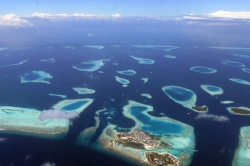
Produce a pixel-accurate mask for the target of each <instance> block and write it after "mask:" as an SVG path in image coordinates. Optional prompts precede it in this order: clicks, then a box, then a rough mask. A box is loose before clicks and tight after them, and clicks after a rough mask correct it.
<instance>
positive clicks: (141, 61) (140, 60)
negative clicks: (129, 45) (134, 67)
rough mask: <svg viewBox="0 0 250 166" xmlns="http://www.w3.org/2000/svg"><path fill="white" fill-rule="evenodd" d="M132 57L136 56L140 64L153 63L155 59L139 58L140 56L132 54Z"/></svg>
mask: <svg viewBox="0 0 250 166" xmlns="http://www.w3.org/2000/svg"><path fill="white" fill-rule="evenodd" d="M130 57H132V58H134V59H135V60H137V61H138V63H139V64H147V65H151V64H153V63H154V62H155V61H154V60H152V59H147V58H139V57H135V56H132V55H131V56H130Z"/></svg>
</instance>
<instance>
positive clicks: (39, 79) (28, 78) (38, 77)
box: [20, 71, 53, 84]
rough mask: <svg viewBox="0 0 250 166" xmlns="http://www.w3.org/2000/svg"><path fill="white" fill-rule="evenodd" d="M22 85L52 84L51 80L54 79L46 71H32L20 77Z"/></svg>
mask: <svg viewBox="0 0 250 166" xmlns="http://www.w3.org/2000/svg"><path fill="white" fill-rule="evenodd" d="M20 78H21V83H28V82H33V83H46V84H50V82H49V80H50V79H51V78H53V77H52V76H51V75H50V74H49V73H46V72H45V71H31V72H28V73H25V74H24V75H22V76H20Z"/></svg>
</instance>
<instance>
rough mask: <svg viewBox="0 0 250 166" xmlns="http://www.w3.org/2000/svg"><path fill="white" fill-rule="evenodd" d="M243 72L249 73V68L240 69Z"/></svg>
mask: <svg viewBox="0 0 250 166" xmlns="http://www.w3.org/2000/svg"><path fill="white" fill-rule="evenodd" d="M242 70H243V71H244V72H246V73H250V69H248V68H243V69H242Z"/></svg>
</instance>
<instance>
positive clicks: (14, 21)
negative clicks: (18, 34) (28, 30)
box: [0, 14, 33, 27]
mask: <svg viewBox="0 0 250 166" xmlns="http://www.w3.org/2000/svg"><path fill="white" fill-rule="evenodd" d="M0 26H6V27H26V26H33V24H31V23H29V22H28V21H27V20H25V19H22V18H20V17H18V16H17V15H15V14H6V15H3V16H0Z"/></svg>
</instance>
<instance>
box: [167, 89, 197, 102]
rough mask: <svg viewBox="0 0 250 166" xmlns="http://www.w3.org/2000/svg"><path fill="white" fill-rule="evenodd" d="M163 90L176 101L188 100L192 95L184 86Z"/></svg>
mask: <svg viewBox="0 0 250 166" xmlns="http://www.w3.org/2000/svg"><path fill="white" fill-rule="evenodd" d="M164 92H165V93H166V94H168V95H169V96H170V97H172V98H174V99H175V100H178V101H187V100H190V99H191V98H192V97H193V95H194V94H193V93H192V92H191V91H188V90H186V89H184V88H177V87H172V88H169V89H165V90H164Z"/></svg>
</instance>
